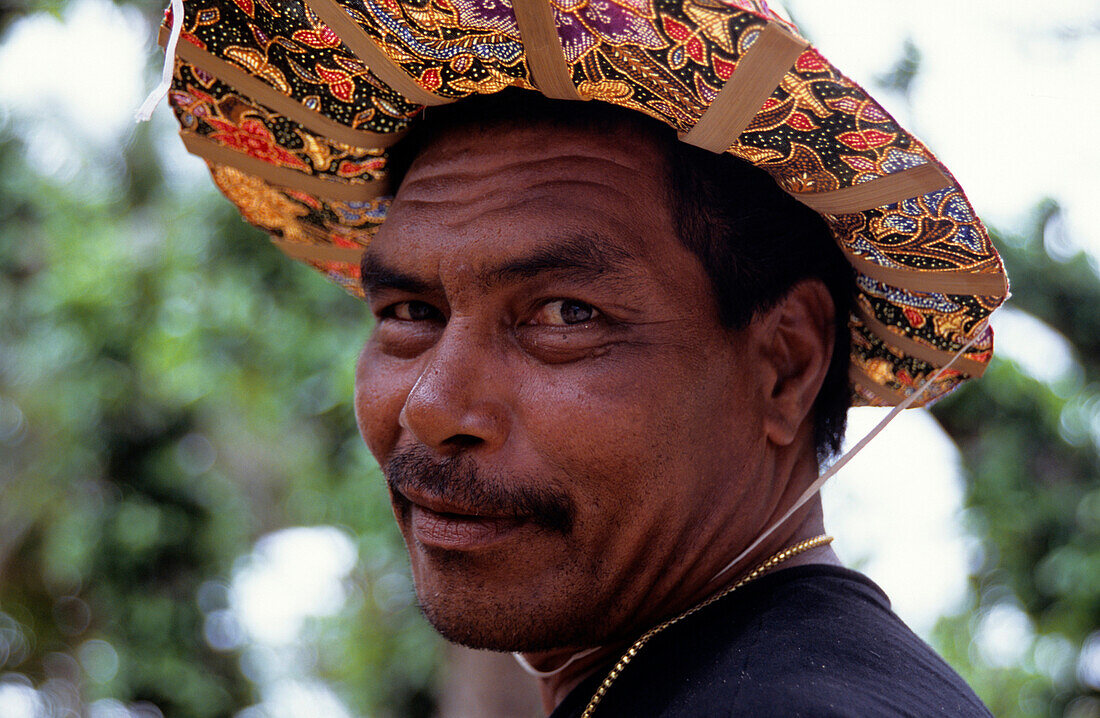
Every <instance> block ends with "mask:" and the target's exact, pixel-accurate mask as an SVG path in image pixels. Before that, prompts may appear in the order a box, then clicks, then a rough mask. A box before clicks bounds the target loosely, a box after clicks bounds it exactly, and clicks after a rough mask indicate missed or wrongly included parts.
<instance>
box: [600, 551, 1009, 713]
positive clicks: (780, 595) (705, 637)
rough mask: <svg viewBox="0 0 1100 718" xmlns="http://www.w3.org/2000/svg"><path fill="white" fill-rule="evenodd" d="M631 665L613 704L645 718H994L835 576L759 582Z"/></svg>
mask: <svg viewBox="0 0 1100 718" xmlns="http://www.w3.org/2000/svg"><path fill="white" fill-rule="evenodd" d="M635 661H636V663H637V664H638V665H636V666H635V665H631V666H630V667H628V669H627V670H626V671H624V672H623V675H622V677H621V678H620V679H619V681H617V683H619V682H621V684H622V685H620V686H615V687H613V689H612V691H610V692H609V696H608V698H609V699H610V698H612V696H611V693H616V692H618V693H619V694H620V696H622V698H623V699H625V700H624V705H625V703H630V702H633V701H632V700H630V699H629V697H628V694H633V697H634V698H636V699H640V700H641V701H642V702H643V704H644V705H646V706H648V709H649V710H648V712H647V713H646V714H647V715H664V716H688V715H692V716H703V715H707V716H721V715H747V716H754V715H780V714H781V715H790V716H800V715H801V716H814V718H818V717H819V716H919V717H923V716H960V717H967V716H989V712H988V711H987V710H986V709H985V707H984V706H983V705H982V703H981V701H979V700H978V698H977V697H976V696H974V694H973V692H972V691H971V690H970V688H969V687H968V686H967V685H966V683H965V682H963V680H962V679H961V678H960V677H959V676H958V675H957V674H956V673H955V672H954V671H953V670H952V669H951V668H950V667H949V666H948V665H947V664H946V663H945V662H944V661H943V660H942V659H941V658H940V657H939V656H937V655H936V653H935V652H934V651H933V650H932V649H931V648H930V647H929V646H928V645H927V644H926V643H924V642H923V641H922V640H921V639H920V638H918V637H917V636H916V635H915V634H914V633H913V632H912V631H911V630H910V629H909V628H908V627H907V626H906V625H905V624H904V623H903V622H902V621H901V620H900V619H899V618H898V617H897V616H896V615H895V614H894V613H893V612H892V611H891V610H890V607H889V602H888V600H887V598H886V596H885V594H883V593H882V591H881V589H879V588H878V587H877V586H875V585H874V584H873V583H872V582H871V581H870V580H869V579H867V578H866V577H864V576H862V575H861V574H858V573H856V572H854V571H850V570H848V569H842V568H837V567H832V566H801V567H796V568H791V569H786V570H783V571H777V572H776V573H774V574H771V575H769V576H765V577H764V578H762V579H760V580H759V581H758V582H757V584H755V585H753V584H750V585H749V586H746V587H745V589H744V590H743V593H741V595H737V594H733V595H731V596H729V597H728V598H726V599H723V600H722V601H719V602H717V603H716V604H714V605H713V606H712V607H710V608H708V609H707V610H706V611H705V612H700V614H698V615H697V616H694V617H692V618H691V619H689V620H688V621H685V622H683V624H682V625H679V626H676V627H674V628H673V629H670V630H668V631H666V632H665V633H664V634H659V635H658V636H657V637H655V638H654V639H653V640H652V641H651V643H650V645H648V646H646V647H645V648H644V649H643V650H642V651H641V652H640V653H639V655H638V658H637V659H635ZM632 672H633V673H632ZM616 689H617V690H616ZM615 702H617V701H614V700H608V703H609V705H608V707H611V705H610V704H612V703H615ZM635 708H637V705H636V706H635ZM602 711H603V707H601V712H602ZM616 714H618V715H628V714H630V713H629V710H626V711H625V712H622V713H611V712H610V711H609V712H607V713H604V715H616Z"/></svg>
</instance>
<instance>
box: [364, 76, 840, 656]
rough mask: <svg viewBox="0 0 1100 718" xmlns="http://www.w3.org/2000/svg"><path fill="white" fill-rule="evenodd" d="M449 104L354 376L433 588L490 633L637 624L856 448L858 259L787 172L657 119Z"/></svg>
mask: <svg viewBox="0 0 1100 718" xmlns="http://www.w3.org/2000/svg"><path fill="white" fill-rule="evenodd" d="M521 98H532V99H521ZM480 118H486V119H488V120H490V121H488V122H483V121H482V120H481V119H480ZM427 119H428V121H427V122H425V123H423V124H422V128H423V129H422V134H421V135H420V136H419V137H414V138H409V139H408V140H406V141H405V148H406V151H408V152H409V153H410V155H411V156H412V159H411V161H410V162H409V163H408V165H409V166H408V170H407V173H406V174H405V178H404V181H403V182H402V184H401V187H400V191H399V193H398V196H397V198H396V200H395V201H394V203H393V206H392V208H391V210H390V213H389V217H388V219H387V221H386V223H385V225H383V227H382V229H381V230H380V232H379V234H378V236H377V237H376V238H375V240H374V242H373V244H372V246H371V249H370V250H369V251H368V253H367V254H366V256H365V259H364V264H363V279H364V284H365V287H366V289H367V293H368V298H369V300H370V304H371V307H372V310H373V311H374V312H375V314H376V316H377V318H378V324H377V326H376V328H375V331H374V333H373V335H372V337H371V340H370V341H369V342H368V344H367V346H366V347H365V348H364V351H363V354H362V357H361V360H360V366H359V372H358V377H357V398H356V407H357V413H358V417H359V422H360V427H361V429H362V431H363V435H364V437H365V438H366V440H367V442H368V444H369V446H370V448H371V450H372V452H373V453H374V454H375V456H376V457H377V458H378V459H379V461H380V463H381V464H382V466H383V468H384V470H385V472H386V475H387V479H388V481H389V483H390V487H391V492H392V495H393V498H394V506H395V513H396V514H397V518H398V521H399V523H400V525H401V529H402V532H403V533H404V535H405V539H406V542H407V544H408V547H409V552H410V556H411V560H412V565H413V573H414V577H415V579H416V583H417V591H418V594H419V598H420V602H421V604H422V605H423V606H424V609H425V612H426V614H427V615H428V617H429V619H430V620H432V622H433V623H434V624H435V625H436V627H437V628H438V629H439V630H440V631H441V632H443V633H444V635H446V636H448V637H449V638H451V639H453V640H456V641H459V642H463V643H467V644H471V645H478V646H483V647H492V648H501V649H510V650H525V651H531V650H540V649H547V648H554V647H564V646H584V645H592V644H595V643H600V642H604V641H607V640H610V639H614V638H620V637H622V636H623V635H625V634H627V633H629V632H630V631H631V630H632V629H633V628H634V627H635V626H637V625H645V624H652V623H654V622H656V620H659V619H660V618H661V617H663V616H665V615H667V614H668V613H669V612H670V611H671V610H675V608H677V607H678V603H677V601H678V600H688V599H690V598H691V597H693V596H697V595H698V594H699V593H700V592H701V591H702V590H703V587H704V586H705V585H706V582H707V581H708V580H709V579H710V577H711V576H713V575H714V573H715V572H716V571H717V570H718V568H721V567H722V566H723V565H724V563H725V561H727V560H728V559H729V558H730V557H731V556H732V555H733V554H735V553H737V551H738V550H739V549H740V548H743V547H744V546H745V545H747V544H748V543H749V542H750V541H751V540H752V539H753V538H755V536H756V535H757V534H758V533H759V532H760V531H761V530H762V529H763V528H765V527H766V525H767V524H768V523H769V521H770V520H771V519H773V518H774V517H775V516H777V515H778V514H781V513H782V511H783V509H784V508H785V506H787V505H789V503H790V500H791V498H790V497H791V496H792V495H796V494H797V493H798V490H799V487H800V485H799V481H801V480H802V479H804V478H805V476H804V475H805V474H807V473H811V474H812V472H813V469H814V468H815V467H816V457H817V456H818V455H822V454H828V453H829V452H831V451H833V450H835V448H836V445H837V444H838V443H839V440H840V435H841V433H842V431H843V423H844V421H843V416H844V409H846V406H847V404H846V401H847V379H846V371H845V369H846V360H847V344H846V338H847V330H846V328H845V327H846V319H847V301H848V296H849V292H850V286H849V282H850V279H849V275H848V271H849V270H847V269H846V267H847V265H846V263H845V262H844V260H843V258H842V257H840V256H839V252H838V250H837V249H836V247H835V246H834V245H833V243H832V240H831V238H830V236H829V234H828V231H827V230H826V229H825V227H824V225H823V224H822V223H821V221H820V219H819V218H817V216H816V215H814V214H813V213H812V212H810V211H809V210H807V209H805V208H803V207H802V206H801V205H799V204H797V203H796V202H794V201H793V200H791V199H789V198H788V197H786V195H784V194H782V193H781V192H780V191H779V190H778V188H776V187H775V186H774V183H772V182H771V181H770V180H769V179H768V178H767V177H766V176H765V175H763V174H762V173H760V172H758V171H757V170H753V169H751V168H749V167H747V166H745V165H742V164H739V163H737V162H736V161H734V160H732V159H730V158H728V157H716V156H712V155H710V154H708V153H705V152H703V151H700V150H695V149H694V148H690V147H687V146H684V145H681V144H679V143H678V142H677V141H676V139H675V137H674V136H671V133H670V131H669V130H668V129H667V128H664V127H661V126H659V125H657V124H656V123H650V122H648V121H647V120H645V119H644V118H636V117H635V116H634V115H632V114H629V113H626V112H619V111H615V110H610V109H601V108H598V107H593V106H587V105H580V104H571V105H567V106H563V105H559V104H556V103H553V102H549V101H545V100H542V99H541V98H537V96H534V95H531V94H527V95H523V96H515V95H508V94H503V95H499V96H497V97H496V98H494V99H492V100H489V101H482V102H480V103H477V102H475V103H460V104H459V105H458V106H457V107H456V108H447V109H445V110H432V114H431V115H429V117H428V118H427ZM837 304H839V310H838V309H837V308H836V305H837ZM834 349H835V351H834ZM823 385H824V387H825V389H824V390H822V386H823ZM777 477H779V479H778V480H777Z"/></svg>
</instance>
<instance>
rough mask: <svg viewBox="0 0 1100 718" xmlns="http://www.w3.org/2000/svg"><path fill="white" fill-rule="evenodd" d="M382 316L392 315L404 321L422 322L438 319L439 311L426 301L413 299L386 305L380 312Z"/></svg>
mask: <svg viewBox="0 0 1100 718" xmlns="http://www.w3.org/2000/svg"><path fill="white" fill-rule="evenodd" d="M382 317H383V318H386V317H393V318H394V319H400V320H401V321H405V322H423V321H431V320H434V319H438V318H439V311H438V310H436V308H435V307H433V306H432V305H431V304H428V303H427V302H418V301H416V300H413V301H409V302H398V303H397V304H393V305H391V306H389V307H387V308H386V310H385V311H384V312H383V313H382Z"/></svg>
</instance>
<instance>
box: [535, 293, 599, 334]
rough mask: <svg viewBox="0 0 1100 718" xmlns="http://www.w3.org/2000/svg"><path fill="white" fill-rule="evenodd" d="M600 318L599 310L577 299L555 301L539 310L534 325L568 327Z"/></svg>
mask: <svg viewBox="0 0 1100 718" xmlns="http://www.w3.org/2000/svg"><path fill="white" fill-rule="evenodd" d="M598 316H600V312H599V310H598V309H596V308H595V307H593V306H592V305H591V304H586V303H585V302H579V301H577V300H575V299H555V300H554V301H552V302H547V303H546V304H543V305H542V307H540V308H539V311H538V314H537V315H536V316H535V321H534V323H535V324H545V325H550V326H557V327H566V326H571V325H574V324H584V323H585V322H590V321H592V320H593V319H595V318H596V317H598Z"/></svg>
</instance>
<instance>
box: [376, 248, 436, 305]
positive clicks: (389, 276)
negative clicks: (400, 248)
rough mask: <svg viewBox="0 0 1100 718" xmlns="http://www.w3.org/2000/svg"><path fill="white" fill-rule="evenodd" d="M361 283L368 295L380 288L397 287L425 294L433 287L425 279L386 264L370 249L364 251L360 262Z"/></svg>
mask: <svg viewBox="0 0 1100 718" xmlns="http://www.w3.org/2000/svg"><path fill="white" fill-rule="evenodd" d="M359 283H360V285H361V286H362V287H363V292H364V293H365V294H367V295H370V293H371V292H372V291H375V290H378V289H396V290H398V291H402V292H409V293H410V294H423V293H425V292H427V291H428V290H429V289H431V285H430V284H428V283H427V282H425V281H424V280H422V279H417V278H416V277H414V276H412V275H410V274H405V273H404V272H401V271H398V270H396V269H394V268H392V267H388V266H386V264H385V263H384V262H382V260H381V259H379V258H378V257H376V256H374V255H372V254H371V253H370V251H366V252H364V253H363V259H362V261H361V262H360V263H359Z"/></svg>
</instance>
